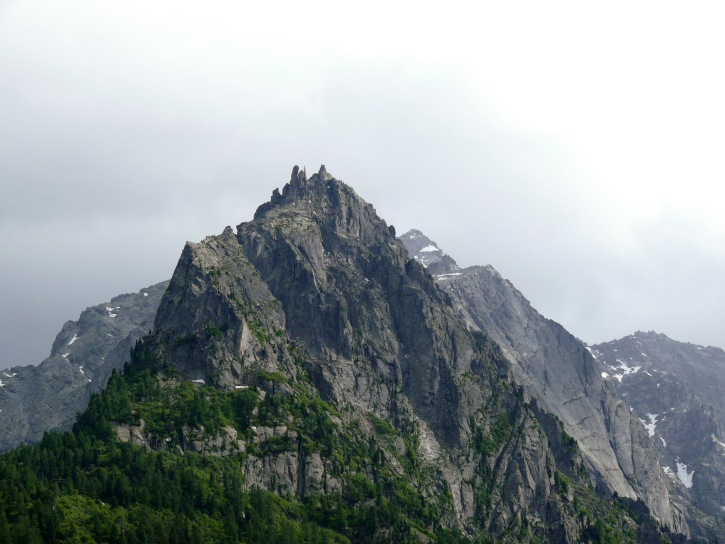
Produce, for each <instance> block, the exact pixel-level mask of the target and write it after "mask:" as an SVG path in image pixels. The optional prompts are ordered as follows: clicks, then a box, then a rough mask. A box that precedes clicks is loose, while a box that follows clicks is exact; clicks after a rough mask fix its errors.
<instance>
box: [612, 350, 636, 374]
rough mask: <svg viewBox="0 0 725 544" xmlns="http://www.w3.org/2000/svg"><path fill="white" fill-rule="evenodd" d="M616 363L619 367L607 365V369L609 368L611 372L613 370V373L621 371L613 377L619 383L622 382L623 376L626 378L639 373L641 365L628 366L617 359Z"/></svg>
mask: <svg viewBox="0 0 725 544" xmlns="http://www.w3.org/2000/svg"><path fill="white" fill-rule="evenodd" d="M615 351H616V350H615ZM617 362H618V363H619V366H612V365H609V368H611V369H612V370H615V371H616V370H621V371H622V372H621V373H620V374H614V377H615V378H617V379H618V380H619V381H620V382H621V381H622V378H624V377H625V376H627V375H629V374H635V373H636V372H638V371H639V369H640V368H642V365H637V366H629V365H628V364H627V363H625V362H624V361H621V360H619V359H617Z"/></svg>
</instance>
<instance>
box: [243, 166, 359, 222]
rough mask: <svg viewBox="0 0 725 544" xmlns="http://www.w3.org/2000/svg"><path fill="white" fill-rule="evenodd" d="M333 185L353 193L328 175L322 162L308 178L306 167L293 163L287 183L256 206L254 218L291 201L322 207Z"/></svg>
mask: <svg viewBox="0 0 725 544" xmlns="http://www.w3.org/2000/svg"><path fill="white" fill-rule="evenodd" d="M333 185H336V186H338V188H340V187H344V188H345V189H347V191H346V192H350V193H352V194H355V192H354V191H353V190H352V189H351V188H350V187H348V186H347V185H345V184H344V183H343V182H341V181H340V180H338V179H335V178H334V177H333V176H332V175H330V174H329V173H328V172H327V169H326V168H325V165H324V164H323V165H320V169H319V170H318V171H317V173H315V174H312V176H310V177H309V178H308V177H307V168H305V167H303V168H300V167H299V166H298V165H295V166H294V168H292V174H291V175H290V180H289V183H287V184H285V186H284V187H283V188H282V192H280V190H279V189H275V190H274V191H272V197H271V198H270V200H269V202H265V203H264V204H262V205H261V206H259V208H257V211H256V212H255V214H254V218H255V219H258V218H259V217H261V216H263V215H265V214H266V213H267V212H269V211H270V210H273V209H275V208H277V207H280V206H285V205H287V204H291V203H293V204H296V203H298V202H306V203H307V204H311V205H316V204H319V205H322V206H323V207H324V204H325V203H326V202H329V200H330V198H329V193H330V192H331V191H330V189H332V188H333ZM355 196H357V195H355ZM358 198H359V197H358Z"/></svg>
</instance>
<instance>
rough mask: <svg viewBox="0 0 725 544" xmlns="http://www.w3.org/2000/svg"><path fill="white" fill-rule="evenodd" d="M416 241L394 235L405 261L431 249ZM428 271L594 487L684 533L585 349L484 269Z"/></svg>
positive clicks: (642, 439)
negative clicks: (491, 344)
mask: <svg viewBox="0 0 725 544" xmlns="http://www.w3.org/2000/svg"><path fill="white" fill-rule="evenodd" d="M421 238H425V237H424V236H423V235H422V234H421V233H420V232H418V231H411V232H409V233H406V234H404V235H403V236H401V241H402V242H403V243H404V244H405V245H406V247H408V248H409V250H410V251H411V256H413V257H418V258H420V257H419V256H420V253H418V254H417V255H416V254H413V251H414V250H415V249H416V248H417V247H418V246H420V244H421V243H425V245H426V247H431V245H432V242H431V241H430V240H428V239H427V238H425V239H424V240H423V242H421ZM412 241H417V242H418V245H414V244H413V243H412ZM441 261H442V259H441V260H439V261H436V262H435V264H438V263H439V262H441ZM434 272H435V273H434V278H435V279H436V283H437V285H438V286H440V287H441V288H442V289H443V290H444V291H445V292H446V293H448V294H449V295H450V297H451V300H452V301H453V305H454V307H455V308H456V309H457V310H458V311H459V312H460V313H461V315H462V316H463V317H464V319H465V321H466V323H467V324H468V326H469V327H470V328H471V329H472V330H477V331H482V332H484V333H485V334H486V335H487V336H489V337H490V338H491V339H493V340H494V341H495V342H496V343H497V344H498V345H499V346H500V347H501V349H502V351H503V354H504V358H505V360H506V362H507V367H508V368H509V369H510V372H511V374H512V376H513V379H514V381H515V382H516V383H517V384H520V385H521V386H522V387H523V390H524V392H525V395H526V397H527V398H531V399H535V400H536V402H538V403H539V405H540V406H541V407H542V409H544V410H545V411H547V412H550V413H552V414H554V415H556V416H557V417H558V418H559V419H560V420H561V421H562V422H563V425H564V429H565V430H566V432H567V433H568V434H570V435H571V436H572V437H573V438H574V439H575V440H576V441H577V443H578V445H579V448H580V449H581V454H582V457H583V459H584V464H585V466H586V469H587V471H588V473H589V474H590V476H591V477H592V479H593V481H594V482H596V485H597V487H598V488H599V489H601V490H603V491H605V492H608V493H617V494H618V495H619V496H623V497H631V498H635V497H638V498H640V499H642V500H643V501H644V502H645V503H646V504H647V506H648V507H649V508H650V510H651V512H652V514H653V515H654V516H655V517H656V518H657V519H659V520H660V521H661V522H662V523H664V524H666V525H668V526H670V527H672V528H673V529H675V530H676V531H678V532H687V523H686V521H685V520H684V518H683V516H682V515H681V514H680V513H678V512H677V511H676V510H675V509H673V507H672V505H671V502H670V499H669V495H668V490H667V485H666V483H665V478H664V474H663V472H662V469H661V468H660V465H659V460H658V457H657V455H656V452H655V450H654V448H653V446H652V444H651V442H650V440H649V437H648V435H647V431H646V430H645V428H644V427H643V425H642V424H641V423H640V421H639V420H638V418H637V417H636V416H634V415H633V414H631V413H630V410H629V407H628V405H627V404H626V403H625V402H623V401H622V400H621V399H620V398H619V396H618V395H617V394H616V391H615V390H614V388H613V387H612V386H611V384H610V383H608V382H607V381H605V380H602V378H601V373H600V371H599V367H598V365H597V363H596V361H595V360H594V358H593V357H592V355H591V354H590V353H589V351H588V350H587V349H586V347H585V346H584V345H583V344H582V343H581V342H580V341H579V340H577V339H576V338H574V337H573V336H572V335H571V334H569V333H568V332H567V331H566V330H565V329H564V328H563V327H561V326H560V325H559V324H558V323H555V322H553V321H551V320H548V319H546V318H544V317H543V316H541V315H540V314H539V313H538V312H537V311H536V310H535V309H534V308H532V307H531V305H530V304H529V302H528V301H527V300H526V299H525V298H524V296H523V295H522V294H521V293H520V292H519V291H518V290H517V289H516V288H515V287H514V286H513V285H512V284H511V283H510V282H509V281H507V280H505V279H504V278H502V277H501V275H500V274H499V273H498V272H496V270H494V269H493V268H492V267H490V266H486V267H482V266H473V267H470V268H466V269H463V270H460V269H458V267H457V266H456V265H455V263H453V265H451V264H448V265H447V266H446V267H445V268H443V269H441V270H438V271H434Z"/></svg>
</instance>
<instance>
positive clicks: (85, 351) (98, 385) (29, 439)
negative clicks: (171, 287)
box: [0, 282, 168, 451]
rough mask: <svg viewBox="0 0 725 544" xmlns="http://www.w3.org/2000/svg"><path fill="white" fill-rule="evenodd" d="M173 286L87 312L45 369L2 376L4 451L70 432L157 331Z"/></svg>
mask: <svg viewBox="0 0 725 544" xmlns="http://www.w3.org/2000/svg"><path fill="white" fill-rule="evenodd" d="M167 284H168V282H162V283H158V284H156V285H152V286H150V287H147V288H145V289H141V290H140V291H139V292H138V293H131V294H126V295H119V296H117V297H114V298H113V299H111V301H110V302H106V303H103V304H98V305H96V306H92V307H90V308H87V309H86V310H84V311H83V312H82V313H81V315H80V318H79V319H78V321H67V322H66V323H65V324H64V325H63V328H62V329H61V331H60V332H59V333H58V335H57V336H56V338H55V341H54V342H53V347H52V349H51V353H50V357H48V358H47V359H45V360H44V361H43V362H42V363H40V365H38V366H16V367H13V368H9V369H7V370H5V371H2V372H0V451H5V450H8V449H10V448H13V447H15V446H18V445H19V444H27V443H34V442H38V441H39V440H40V439H41V438H42V436H43V433H44V432H46V431H50V430H53V429H66V430H67V429H70V427H71V426H72V425H73V422H74V421H75V417H76V413H77V412H80V411H82V410H84V409H85V407H86V406H87V404H88V399H89V398H90V396H91V394H93V393H97V392H98V391H100V390H101V389H102V388H103V387H104V386H105V384H106V382H107V381H108V378H109V377H110V375H111V372H112V371H113V370H114V369H116V370H119V369H121V368H122V367H123V364H124V363H125V362H127V361H128V359H129V352H130V350H131V347H133V345H134V343H135V342H136V340H138V339H139V338H141V337H142V336H143V335H145V334H147V333H148V332H149V331H150V330H151V328H152V326H153V320H154V317H155V315H156V310H157V308H158V306H159V303H160V301H161V296H162V295H163V293H164V291H165V290H166V286H167Z"/></svg>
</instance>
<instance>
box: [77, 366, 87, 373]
mask: <svg viewBox="0 0 725 544" xmlns="http://www.w3.org/2000/svg"><path fill="white" fill-rule="evenodd" d="M78 370H80V371H81V374H83V375H84V376H85V375H86V373H85V372H83V365H81V366H79V367H78Z"/></svg>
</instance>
